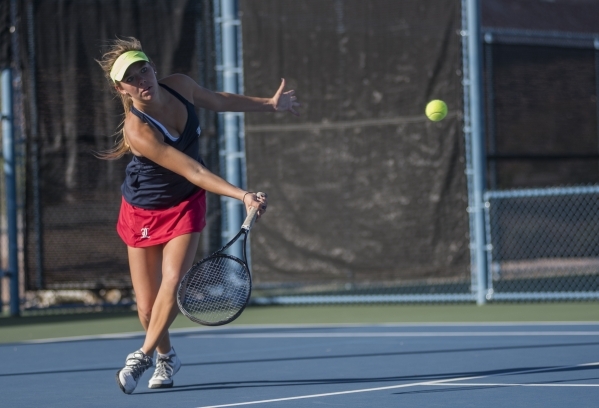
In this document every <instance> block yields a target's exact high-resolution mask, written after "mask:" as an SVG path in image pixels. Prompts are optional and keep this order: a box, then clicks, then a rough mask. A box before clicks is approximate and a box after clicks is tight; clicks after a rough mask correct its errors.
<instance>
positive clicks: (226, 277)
mask: <svg viewBox="0 0 599 408" xmlns="http://www.w3.org/2000/svg"><path fill="white" fill-rule="evenodd" d="M250 290H251V281H250V277H249V273H248V272H247V270H246V267H245V266H244V265H243V264H242V263H241V262H239V261H236V260H234V259H231V258H228V257H223V256H216V257H212V258H209V259H207V260H206V261H204V262H202V263H200V264H198V265H196V266H195V267H194V268H193V269H192V271H191V273H188V274H187V275H186V277H185V279H184V281H183V282H182V284H181V286H180V289H179V291H180V293H179V299H180V303H181V304H180V306H181V309H182V311H183V312H184V313H185V314H186V315H187V316H188V317H189V318H191V319H192V320H195V321H196V322H199V323H203V324H217V323H220V322H227V321H229V320H231V319H232V318H234V317H235V316H236V315H237V314H238V313H239V312H240V311H241V310H243V308H244V307H245V304H246V302H247V300H248V297H249V295H250ZM181 299H182V300H181Z"/></svg>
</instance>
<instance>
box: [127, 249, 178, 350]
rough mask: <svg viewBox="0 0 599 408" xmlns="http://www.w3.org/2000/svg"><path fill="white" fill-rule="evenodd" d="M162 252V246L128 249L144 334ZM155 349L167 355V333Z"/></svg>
mask: <svg viewBox="0 0 599 408" xmlns="http://www.w3.org/2000/svg"><path fill="white" fill-rule="evenodd" d="M162 250H163V245H156V246H151V247H146V248H133V247H128V254H129V268H130V270H131V281H132V283H133V289H134V290H135V297H136V304H137V314H138V316H139V320H140V322H141V324H142V326H143V328H144V330H145V331H146V332H147V331H148V326H149V325H150V320H151V317H152V310H153V308H154V302H155V300H156V296H158V290H159V289H160V283H161V282H162ZM157 349H158V352H160V353H168V352H169V350H170V349H171V343H170V338H169V336H168V332H167V333H166V334H165V335H164V336H163V338H162V339H161V340H160V342H159V343H158V347H157Z"/></svg>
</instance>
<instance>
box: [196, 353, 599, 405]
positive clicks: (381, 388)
mask: <svg viewBox="0 0 599 408" xmlns="http://www.w3.org/2000/svg"><path fill="white" fill-rule="evenodd" d="M595 365H596V366H599V362H594V363H586V364H576V365H571V366H562V367H559V368H573V367H586V366H595ZM545 370H547V369H545ZM536 371H539V372H540V371H543V369H540V370H539V369H533V370H521V371H514V372H511V373H509V374H511V375H513V374H526V373H531V372H536ZM504 374H505V373H499V374H491V375H480V376H476V377H459V378H448V379H445V380H436V381H423V382H417V383H410V384H400V385H390V386H388V387H377V388H363V389H360V390H350V391H338V392H328V393H323V394H310V395H300V396H296V397H287V398H275V399H269V400H260V401H247V402H237V403H233V404H224V405H207V406H202V407H197V408H224V407H239V406H242V405H255V404H267V403H271V402H281V401H293V400H300V399H308V398H319V397H331V396H334V395H347V394H357V393H362V392H372V391H382V390H393V389H398V388H408V387H418V386H427V385H433V386H440V385H446V383H453V382H456V381H466V380H476V379H479V378H488V377H497V376H500V375H504ZM447 385H453V386H460V385H461V384H447ZM471 385H479V386H480V383H479V384H476V383H474V384H471ZM516 385H522V384H516ZM464 386H466V385H464ZM522 386H524V385H522ZM580 386H586V385H580ZM591 386H595V385H591ZM597 386H599V385H597Z"/></svg>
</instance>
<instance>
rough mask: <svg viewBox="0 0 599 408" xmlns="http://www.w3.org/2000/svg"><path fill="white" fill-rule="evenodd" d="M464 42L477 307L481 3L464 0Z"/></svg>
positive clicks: (481, 292)
mask: <svg viewBox="0 0 599 408" xmlns="http://www.w3.org/2000/svg"><path fill="white" fill-rule="evenodd" d="M466 13H467V24H468V26H467V40H468V57H469V61H468V65H469V66H468V73H469V77H468V82H469V87H468V91H469V97H470V130H471V142H472V152H471V154H472V167H473V168H472V170H473V174H472V177H473V180H472V182H473V191H472V194H473V204H474V207H473V208H471V209H470V211H471V212H470V216H471V217H473V218H474V234H475V248H474V249H471V250H474V251H475V252H476V265H475V266H476V274H477V293H476V303H477V304H479V305H482V304H485V303H486V301H487V299H486V291H487V261H486V255H487V254H486V250H487V245H486V239H485V215H484V192H485V157H484V145H485V142H484V117H483V101H484V99H483V92H482V89H483V85H482V83H483V81H482V58H481V54H482V52H481V51H482V44H481V40H482V39H481V30H480V0H467V2H466Z"/></svg>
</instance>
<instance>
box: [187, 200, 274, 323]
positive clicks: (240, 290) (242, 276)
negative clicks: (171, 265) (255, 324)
mask: <svg viewBox="0 0 599 408" xmlns="http://www.w3.org/2000/svg"><path fill="white" fill-rule="evenodd" d="M257 195H258V197H261V196H263V195H264V193H257ZM257 212H258V208H257V207H253V208H252V209H251V210H250V211H249V212H248V215H247V217H246V219H245V221H244V222H243V225H242V226H241V230H240V231H239V232H238V233H237V235H235V237H233V239H231V241H229V242H228V243H227V244H226V245H225V246H224V247H222V248H221V249H219V250H218V251H216V252H215V253H213V254H212V255H210V256H208V257H207V258H204V259H202V260H201V261H199V262H198V263H196V264H195V265H193V266H192V267H191V268H190V269H189V270H188V271H187V272H186V273H185V276H183V279H182V280H181V283H180V284H179V289H178V290H177V304H178V305H179V309H180V310H181V312H182V313H183V314H184V315H185V316H187V317H188V318H189V319H190V320H191V321H193V322H196V323H199V324H203V325H205V326H220V325H223V324H227V323H230V322H232V321H233V320H235V319H236V318H237V317H239V315H240V314H241V312H243V309H245V307H246V305H247V303H248V301H249V300H250V294H251V292H252V277H251V275H250V269H249V267H248V264H247V257H246V244H247V237H248V234H249V232H250V229H251V228H252V226H253V225H254V221H255V220H256V214H257ZM241 237H243V243H242V246H243V249H242V254H243V255H242V258H243V259H239V258H237V257H235V256H233V255H229V254H226V253H225V251H226V250H227V249H229V248H230V247H231V246H232V245H233V244H234V243H235V242H237V240H239V239H240V238H241Z"/></svg>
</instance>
